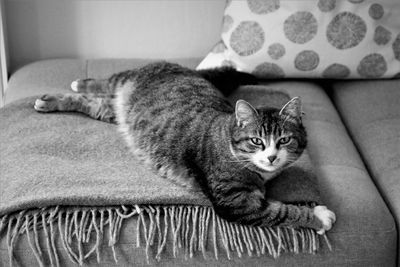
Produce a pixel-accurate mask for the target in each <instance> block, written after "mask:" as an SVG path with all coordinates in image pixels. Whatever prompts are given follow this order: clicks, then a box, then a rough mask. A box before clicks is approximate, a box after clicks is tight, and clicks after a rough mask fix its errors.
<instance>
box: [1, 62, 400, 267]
mask: <svg viewBox="0 0 400 267" xmlns="http://www.w3.org/2000/svg"><path fill="white" fill-rule="evenodd" d="M64 62H65V63H64ZM145 62H146V61H136V60H123V61H119V60H99V61H88V62H83V61H79V60H77V61H71V60H66V61H64V60H53V61H44V62H38V63H34V64H31V65H29V66H27V67H24V68H22V69H21V70H20V71H19V72H17V73H15V74H14V75H13V77H12V78H11V81H10V86H9V91H8V92H7V95H6V101H7V103H9V102H10V101H12V100H15V99H17V98H20V97H22V96H24V97H25V96H28V95H36V94H38V93H56V92H67V91H68V89H69V81H72V80H74V79H77V78H85V77H86V73H90V75H91V76H92V77H102V76H107V75H110V74H111V73H113V72H114V71H119V70H122V69H123V68H125V67H128V66H136V65H137V64H144V63H145ZM175 62H177V61H175ZM183 62H184V63H185V64H186V65H188V66H195V65H196V64H197V63H198V60H193V61H190V60H189V61H183ZM64 64H65V65H64ZM65 66H69V67H68V68H66V67H65ZM56 69H57V70H56ZM53 72H55V73H58V74H59V76H60V78H59V81H58V80H57V79H48V80H47V78H46V77H47V76H48V75H49V76H52V75H54V76H55V75H56V74H53ZM77 75H81V76H80V77H77ZM82 75H83V77H82ZM266 86H270V87H273V88H275V89H281V90H284V91H286V92H288V93H289V94H290V95H298V96H300V97H301V98H302V100H303V103H304V111H305V113H306V117H305V124H306V127H307V129H308V134H309V153H310V156H311V159H312V161H313V162H314V164H315V166H316V171H317V175H319V178H320V182H321V191H322V194H323V195H324V199H325V200H326V204H327V205H328V207H330V208H331V209H332V210H334V211H335V212H336V215H337V217H338V220H337V223H336V224H335V226H334V227H333V229H332V230H331V231H330V232H329V237H330V240H331V243H332V245H333V249H334V251H333V252H329V251H328V250H327V249H326V248H325V249H323V250H322V251H321V252H319V253H318V254H316V255H283V256H281V257H280V258H279V259H277V260H274V259H272V258H269V257H261V258H257V257H252V258H249V259H248V258H247V257H244V258H243V259H237V258H235V260H231V261H228V260H227V259H226V257H225V256H223V255H222V256H221V259H220V260H219V261H215V260H212V259H209V260H208V261H204V260H203V259H202V257H196V258H195V259H188V260H184V258H183V257H181V258H180V259H170V260H166V261H165V262H163V264H162V265H163V266H179V265H181V266H187V265H191V266H200V265H204V264H207V265H218V266H224V265H229V266H245V265H248V266H395V264H396V253H397V237H396V234H397V232H396V228H395V223H394V220H393V217H392V215H391V214H390V212H389V210H388V208H387V206H386V205H385V203H384V201H383V199H382V197H381V196H380V194H379V192H378V190H377V189H376V187H375V185H374V183H373V181H372V180H371V178H370V176H369V174H368V172H367V171H366V169H365V166H364V164H363V162H362V160H361V159H360V156H359V154H358V152H357V150H356V148H355V147H354V144H353V142H352V140H351V139H350V137H349V136H348V134H347V130H346V128H345V127H344V125H343V124H342V122H341V119H340V117H339V115H338V113H337V111H336V110H335V108H334V106H333V104H332V103H331V102H330V100H329V98H328V96H327V95H326V93H325V92H324V90H323V89H321V88H320V87H318V86H316V85H314V84H312V83H306V82H270V83H268V84H266ZM244 93H247V92H244ZM237 94H240V92H237ZM125 231H128V232H129V231H133V232H134V231H135V229H134V227H125V228H123V230H122V235H121V238H122V240H121V243H122V245H121V247H120V250H119V252H118V253H120V254H123V255H125V256H124V257H125V258H124V259H120V261H119V264H121V265H128V264H134V263H135V264H138V265H142V264H143V263H144V262H145V261H144V252H143V249H136V248H134V244H135V242H134V240H126V239H124V236H125V234H124V233H125ZM29 251H30V249H29V248H28V245H27V244H23V243H22V244H21V245H20V247H19V248H18V250H17V252H18V253H21V255H23V258H24V261H26V262H28V264H27V265H26V266H30V264H29V263H34V262H35V260H34V256H33V255H32V254H31V253H30V252H29ZM0 253H1V254H0V257H1V259H2V261H3V263H4V261H5V262H6V263H7V262H8V259H7V250H6V244H5V238H4V237H3V236H2V237H1V242H0ZM108 253H110V254H109V257H107V258H104V259H103V261H104V262H105V263H104V266H112V265H113V264H114V263H113V260H112V253H111V252H110V251H109V252H108Z"/></svg>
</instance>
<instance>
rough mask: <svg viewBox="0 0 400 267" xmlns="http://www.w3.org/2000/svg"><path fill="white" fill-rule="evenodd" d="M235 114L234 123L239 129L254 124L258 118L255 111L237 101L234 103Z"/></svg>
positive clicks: (247, 104)
mask: <svg viewBox="0 0 400 267" xmlns="http://www.w3.org/2000/svg"><path fill="white" fill-rule="evenodd" d="M235 114H236V123H237V125H238V126H240V127H244V126H246V125H247V124H249V123H252V122H255V120H256V118H257V116H258V113H257V110H256V109H255V108H253V106H252V105H250V104H249V103H247V102H246V101H244V100H238V101H237V102H236V108H235Z"/></svg>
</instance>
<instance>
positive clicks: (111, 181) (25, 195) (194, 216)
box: [0, 86, 330, 266]
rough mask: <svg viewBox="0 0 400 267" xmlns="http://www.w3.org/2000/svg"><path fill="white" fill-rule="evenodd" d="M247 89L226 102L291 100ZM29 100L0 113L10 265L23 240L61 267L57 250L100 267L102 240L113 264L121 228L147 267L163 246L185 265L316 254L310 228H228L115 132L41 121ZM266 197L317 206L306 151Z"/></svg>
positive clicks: (2, 212)
mask: <svg viewBox="0 0 400 267" xmlns="http://www.w3.org/2000/svg"><path fill="white" fill-rule="evenodd" d="M246 89H247V88H246ZM246 91H248V92H249V94H246V95H235V94H234V95H232V97H231V100H235V99H238V98H242V99H245V100H248V101H249V102H251V103H252V104H254V105H255V106H259V105H261V104H262V105H270V106H277V107H279V106H282V105H283V104H284V103H286V102H287V101H288V99H289V97H288V96H287V95H286V94H284V93H280V92H277V91H273V90H268V89H265V87H263V88H261V87H257V86H252V87H250V86H249V87H248V90H242V92H246ZM257 94H258V95H257ZM35 99H36V97H30V98H26V99H22V100H19V101H17V102H14V103H11V104H9V105H7V106H5V107H4V108H2V109H0V125H1V128H0V147H1V149H0V159H1V166H0V173H1V176H0V184H1V187H0V237H1V238H6V239H7V246H8V249H9V258H10V263H11V264H13V262H15V261H17V255H15V253H14V248H15V246H16V244H17V242H18V239H19V238H20V236H24V235H25V236H26V238H27V241H28V242H29V245H30V247H31V249H32V251H33V253H34V255H35V257H36V259H37V262H38V263H39V265H41V266H47V265H52V266H59V265H60V261H59V257H58V255H59V253H60V251H64V253H66V254H67V255H68V257H69V259H70V260H71V261H73V262H75V263H77V264H80V265H82V264H84V262H85V260H86V259H88V258H90V257H94V258H96V260H97V261H99V262H100V261H101V249H100V247H101V245H102V244H106V241H107V242H108V243H107V244H108V246H109V247H110V248H111V249H112V251H113V255H114V258H115V260H116V261H118V255H117V253H116V252H115V246H117V245H118V240H119V237H120V236H119V235H120V230H121V227H122V225H123V224H135V225H136V227H137V233H136V236H132V237H131V238H132V239H133V240H136V244H137V246H138V247H139V246H142V247H144V249H145V251H146V257H147V260H148V261H149V260H150V259H157V260H162V255H163V253H166V252H165V251H166V249H167V247H169V248H168V249H171V251H172V254H173V256H175V257H176V256H177V255H178V254H179V253H178V251H179V250H182V251H184V253H183V254H184V255H186V256H190V257H193V255H195V254H196V253H197V252H199V253H202V254H203V256H204V257H205V256H206V251H212V252H213V255H214V257H216V258H218V255H219V254H220V251H219V250H223V251H224V252H225V254H226V257H228V258H230V257H233V256H234V254H237V255H238V256H241V255H242V254H245V253H247V254H249V255H253V254H258V255H260V254H269V255H271V256H273V257H277V256H279V255H280V254H281V253H282V252H294V253H299V252H307V253H315V252H316V251H317V250H318V249H319V247H320V242H319V238H320V237H319V236H318V235H317V234H316V233H315V231H314V230H310V229H292V228H290V227H248V226H241V225H237V224H233V223H229V222H226V221H225V220H223V219H221V218H219V217H218V216H217V215H216V214H215V213H214V211H213V209H212V208H211V205H210V202H209V201H208V199H207V198H206V197H205V196H204V195H203V194H202V193H201V192H200V191H199V190H197V189H193V190H188V189H185V188H181V187H179V186H177V185H175V184H173V183H171V182H169V181H168V180H166V179H163V178H161V177H159V176H158V175H157V174H155V173H154V172H152V171H151V170H150V169H149V168H148V167H146V166H143V165H142V164H141V163H140V162H138V161H136V160H135V158H134V157H133V156H132V155H131V154H130V152H129V150H128V148H127V147H126V145H125V144H124V142H123V140H122V138H121V137H120V136H119V134H118V133H117V130H116V125H113V124H107V123H104V122H100V121H96V120H92V119H90V118H88V117H86V116H84V115H81V114H77V113H49V114H40V113H37V112H36V111H34V109H33V103H34V100H35ZM268 191H269V194H270V195H271V196H273V197H275V198H276V199H278V200H281V201H284V202H291V203H296V202H299V203H300V202H301V203H304V202H317V203H320V202H321V199H320V195H319V192H318V183H317V180H316V177H315V176H314V174H313V171H312V165H311V162H310V160H309V157H308V155H307V153H305V154H304V155H303V156H302V157H301V158H300V160H299V161H298V162H296V163H295V164H294V165H292V166H291V167H290V168H288V169H287V170H286V171H285V172H283V174H282V177H280V178H278V179H276V180H273V181H271V182H270V183H269V186H268ZM39 232H43V233H44V235H41V234H39ZM39 239H43V240H42V241H41V242H39ZM323 239H324V240H325V241H326V242H325V244H326V245H327V246H328V247H329V248H330V244H329V241H328V240H327V238H326V236H323ZM40 243H42V244H46V251H47V253H43V252H42V250H43V245H42V246H40V245H39V244H40Z"/></svg>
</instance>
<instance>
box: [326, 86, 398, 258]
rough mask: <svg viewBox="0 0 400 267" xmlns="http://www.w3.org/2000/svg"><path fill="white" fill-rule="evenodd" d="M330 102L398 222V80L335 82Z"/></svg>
mask: <svg viewBox="0 0 400 267" xmlns="http://www.w3.org/2000/svg"><path fill="white" fill-rule="evenodd" d="M332 99H333V101H334V103H335V105H336V106H337V109H338V111H339V112H340V115H341V116H342V118H343V121H344V123H345V125H346V127H347V128H348V130H349V132H350V134H351V136H352V138H353V140H354V143H355V144H356V146H357V148H358V150H359V151H360V153H361V155H362V158H363V159H364V161H365V164H366V165H367V169H368V170H369V172H370V174H371V176H372V178H373V180H374V182H375V184H376V185H377V187H378V188H379V190H380V192H381V194H382V196H383V197H384V199H385V200H386V202H387V204H388V205H389V207H390V209H391V211H392V213H393V214H394V216H395V219H396V221H397V223H399V222H400V105H399V103H400V80H399V79H397V80H385V81H383V80H382V81H353V82H340V83H339V82H338V83H335V84H334V85H333V93H332ZM398 252H399V253H400V248H399V250H398Z"/></svg>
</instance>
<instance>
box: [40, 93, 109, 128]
mask: <svg viewBox="0 0 400 267" xmlns="http://www.w3.org/2000/svg"><path fill="white" fill-rule="evenodd" d="M34 108H35V110H37V111H39V112H53V111H73V112H80V113H84V114H87V115H89V116H90V117H92V118H94V119H97V120H101V121H105V122H110V123H114V122H115V113H114V110H113V107H112V99H111V98H109V97H94V96H92V95H86V94H56V95H44V96H42V97H41V98H38V99H36V101H35V106H34Z"/></svg>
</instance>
